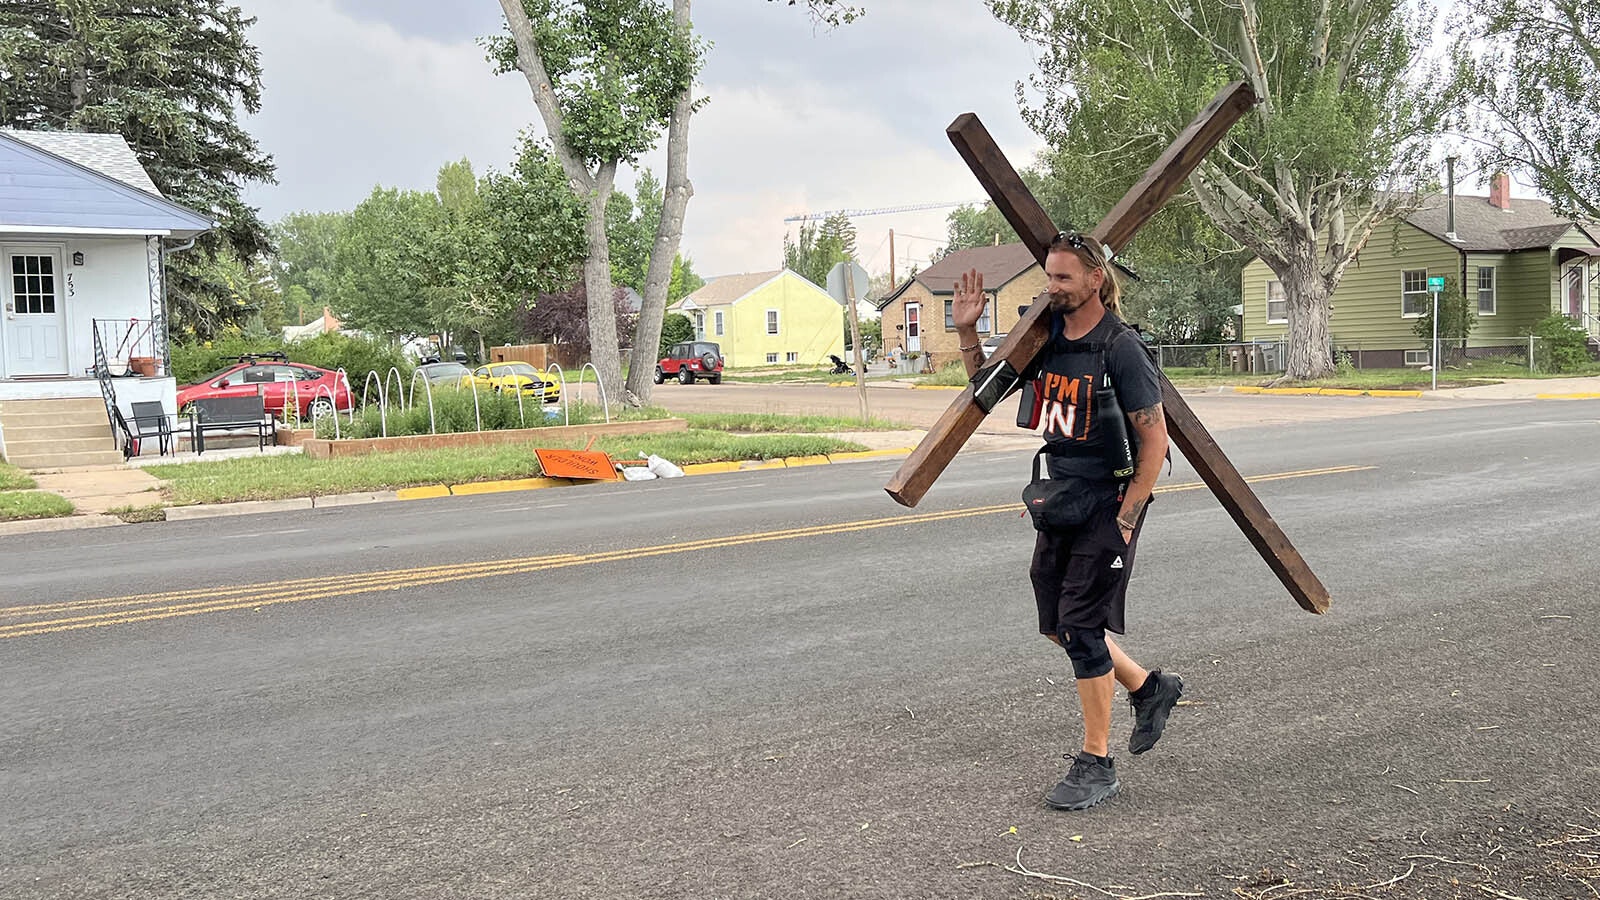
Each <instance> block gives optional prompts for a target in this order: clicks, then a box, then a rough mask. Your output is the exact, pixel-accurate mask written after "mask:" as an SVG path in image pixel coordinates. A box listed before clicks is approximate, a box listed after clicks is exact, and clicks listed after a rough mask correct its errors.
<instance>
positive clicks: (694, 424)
mask: <svg viewBox="0 0 1600 900" xmlns="http://www.w3.org/2000/svg"><path fill="white" fill-rule="evenodd" d="M683 418H684V420H685V421H687V422H688V423H689V427H690V428H703V429H707V430H709V431H731V432H737V433H740V434H749V433H772V432H787V433H790V434H815V433H817V432H826V431H906V430H909V429H912V428H913V427H914V426H911V425H907V424H905V423H903V422H890V421H887V420H884V419H873V420H871V421H869V422H862V421H861V420H860V419H852V418H848V417H844V416H788V415H779V414H777V413H688V414H686V415H684V417H683Z"/></svg>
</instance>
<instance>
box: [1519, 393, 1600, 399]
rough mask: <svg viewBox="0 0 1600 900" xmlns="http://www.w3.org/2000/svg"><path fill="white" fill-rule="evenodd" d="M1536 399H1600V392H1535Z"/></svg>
mask: <svg viewBox="0 0 1600 900" xmlns="http://www.w3.org/2000/svg"><path fill="white" fill-rule="evenodd" d="M1533 396H1534V399H1535V400H1600V394H1593V393H1591V394H1534V395H1533Z"/></svg>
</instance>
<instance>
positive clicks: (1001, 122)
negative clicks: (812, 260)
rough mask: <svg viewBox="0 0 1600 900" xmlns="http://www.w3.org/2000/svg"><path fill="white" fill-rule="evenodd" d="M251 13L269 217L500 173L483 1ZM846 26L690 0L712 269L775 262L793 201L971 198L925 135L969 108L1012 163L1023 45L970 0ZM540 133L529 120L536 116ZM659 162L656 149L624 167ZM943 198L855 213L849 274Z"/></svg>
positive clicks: (895, 4)
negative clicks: (452, 168)
mask: <svg viewBox="0 0 1600 900" xmlns="http://www.w3.org/2000/svg"><path fill="white" fill-rule="evenodd" d="M239 3H240V5H241V6H242V7H244V8H245V10H246V12H249V13H251V14H252V15H255V16H257V17H258V19H259V23H258V24H257V25H256V27H255V29H254V30H253V31H252V38H253V40H254V41H255V42H256V44H257V46H258V47H259V48H260V50H261V54H262V64H263V67H264V69H265V79H264V80H265V83H266V90H265V94H264V98H263V110H262V112H261V114H260V115H258V116H256V117H253V118H252V119H251V120H250V122H249V124H248V127H249V128H250V129H251V131H252V133H253V134H255V135H256V137H257V139H258V140H259V141H260V142H261V144H262V146H263V148H264V149H265V150H266V151H267V152H269V153H271V154H273V155H274V157H275V158H276V159H277V162H278V167H279V169H278V177H279V184H277V185H275V186H257V187H253V188H251V190H250V192H249V195H248V196H249V197H250V199H251V200H252V202H255V203H257V204H259V205H260V206H261V207H262V211H263V214H264V215H265V216H267V217H268V218H269V219H275V218H277V217H279V216H281V215H283V214H285V213H288V212H291V211H294V210H298V209H316V210H332V209H348V208H350V207H352V206H354V205H355V204H356V203H358V202H360V200H361V199H362V198H363V197H364V196H366V194H367V193H369V192H370V191H371V189H372V187H373V186H374V185H375V184H383V185H385V186H398V187H403V188H426V187H429V186H431V185H432V182H433V178H434V174H435V172H436V171H437V170H438V168H439V166H440V165H442V164H443V163H445V162H447V161H450V160H454V159H459V158H461V157H463V156H465V157H467V158H469V159H471V160H472V161H473V163H474V165H475V166H476V168H477V169H478V171H480V172H482V171H484V170H485V169H487V168H490V167H496V168H503V167H504V166H505V165H507V164H508V163H509V161H510V159H511V157H512V155H513V152H514V149H515V145H516V137H517V134H518V132H519V131H520V130H522V129H524V128H528V127H536V123H537V119H538V114H537V111H536V110H535V109H534V106H533V103H532V100H531V99H530V97H529V94H528V87H527V83H526V81H524V80H523V79H521V78H520V77H519V76H502V77H496V76H494V75H493V74H492V73H491V72H490V70H489V67H488V64H487V63H486V62H485V61H484V58H483V51H482V49H481V48H479V47H478V46H477V45H476V43H475V39H476V38H477V37H479V36H481V35H483V34H486V33H490V32H492V31H494V30H496V29H498V28H499V27H500V24H501V15H500V11H499V5H498V4H497V3H495V2H493V0H474V2H473V3H472V4H470V5H466V4H461V5H457V4H448V5H446V4H437V3H434V2H431V0H389V2H384V0H271V2H268V0H239ZM866 5H867V8H868V10H869V12H868V15H867V16H866V17H865V18H864V19H862V20H861V21H859V22H857V23H856V24H854V25H851V26H848V27H845V28H840V29H836V30H832V31H827V30H821V31H819V30H817V29H816V28H814V27H813V25H812V23H811V22H810V21H809V19H808V18H807V17H806V16H805V14H804V13H802V12H801V11H800V10H799V9H798V8H789V7H786V6H782V5H780V4H777V3H770V4H769V3H766V2H761V0H722V2H716V3H713V2H709V0H703V2H702V3H701V4H698V5H697V6H696V12H695V26H696V29H697V31H698V32H699V33H700V34H701V35H702V36H703V37H705V38H707V39H709V40H711V41H712V42H714V46H713V48H712V50H711V52H710V54H709V56H708V58H707V62H706V67H705V69H704V71H703V72H702V74H701V79H700V86H699V91H700V92H701V93H702V94H703V95H705V96H707V97H708V98H709V99H710V103H709V104H708V105H707V106H706V108H705V109H704V110H703V111H702V112H701V113H700V114H699V115H697V116H696V117H695V120H694V126H693V128H692V130H691V139H690V140H691V151H690V175H691V177H692V178H693V180H694V184H695V191H696V193H695V198H694V200H692V201H691V203H690V208H689V214H688V218H687V221H686V223H685V235H684V242H683V250H684V252H685V253H687V254H688V255H690V256H692V257H693V258H694V259H695V262H696V268H697V270H698V271H700V272H702V273H704V274H719V273H724V272H736V271H756V270H760V269H766V268H773V267H775V266H777V265H778V264H780V263H781V254H782V240H783V236H784V234H785V232H786V230H789V229H792V228H793V226H785V224H784V223H783V221H782V220H783V218H784V217H785V216H787V215H790V214H793V213H796V212H802V211H821V210H827V209H836V208H846V207H848V208H870V207H883V206H899V205H906V204H914V203H920V202H933V201H944V200H959V199H966V198H970V197H975V196H978V195H979V194H980V193H981V192H980V191H979V189H978V187H977V185H976V183H975V182H974V181H973V179H972V177H971V175H970V173H968V172H967V171H966V169H965V167H964V166H963V164H962V163H961V162H960V160H959V158H957V157H956V155H955V153H954V151H953V150H951V149H950V146H949V143H948V142H947V140H946V139H945V137H944V128H945V126H946V125H947V124H948V123H949V122H950V120H951V119H952V118H954V117H955V116H956V115H957V114H958V113H961V112H964V111H967V110H973V111H976V112H978V113H979V114H980V115H981V116H982V117H983V119H984V121H985V123H986V124H988V126H989V128H990V130H991V131H992V132H993V133H994V135H995V137H996V139H997V140H998V141H1000V143H1001V145H1002V146H1003V147H1005V148H1006V149H1007V151H1008V152H1009V153H1010V154H1011V155H1012V156H1013V159H1014V160H1015V161H1017V162H1019V164H1020V162H1022V161H1025V160H1026V159H1027V158H1028V157H1029V156H1031V153H1032V152H1033V150H1034V149H1035V148H1036V147H1037V146H1038V141H1037V139H1036V138H1034V137H1033V136H1032V135H1031V134H1030V133H1029V132H1028V131H1027V129H1026V128H1025V127H1024V126H1023V124H1022V122H1021V120H1020V117H1019V115H1018V113H1017V111H1016V104H1015V101H1014V99H1013V87H1012V86H1013V84H1014V83H1015V82H1016V81H1017V80H1018V79H1021V78H1025V77H1026V76H1027V74H1028V73H1029V72H1030V71H1031V70H1032V68H1033V66H1032V60H1031V58H1030V57H1029V55H1028V52H1027V49H1026V47H1025V46H1024V45H1023V44H1022V43H1021V41H1020V40H1018V39H1017V38H1016V36H1015V35H1013V34H1012V33H1010V32H1009V30H1007V29H1006V28H1004V27H1003V26H1001V25H1000V24H999V23H997V22H995V21H994V20H993V19H992V18H991V17H990V16H989V14H988V13H987V11H986V10H985V9H984V8H983V6H982V4H981V3H979V2H977V0H920V2H917V0H869V2H868V3H867V4H866ZM536 131H542V127H536ZM641 162H642V164H643V165H647V166H650V167H652V168H654V169H655V170H656V171H657V172H660V171H661V169H662V166H663V163H662V156H661V154H660V152H659V151H658V152H657V153H655V154H652V155H651V156H649V157H647V158H645V159H644V160H642V161H641ZM947 212H948V210H932V211H927V212H922V213H915V214H901V215H895V216H872V217H863V218H860V219H858V220H857V222H856V225H857V228H858V233H859V238H858V243H859V246H860V249H861V251H862V254H863V256H864V258H865V261H866V262H867V264H868V268H870V269H872V270H873V271H881V270H884V269H887V268H888V253H887V249H886V247H885V246H884V245H885V243H886V240H885V239H886V237H887V232H888V229H890V228H894V229H896V231H897V232H898V234H899V235H900V238H899V239H898V240H897V242H896V243H897V250H899V251H900V253H899V255H900V256H901V257H902V261H901V263H900V265H901V266H904V265H905V263H906V262H907V261H909V260H910V259H916V258H921V259H923V260H924V261H925V258H926V255H927V253H928V252H930V251H931V250H932V249H933V245H932V242H931V241H926V240H917V239H914V238H913V237H912V236H921V237H938V236H941V235H942V234H943V233H944V225H943V221H944V216H945V214H946V213H947Z"/></svg>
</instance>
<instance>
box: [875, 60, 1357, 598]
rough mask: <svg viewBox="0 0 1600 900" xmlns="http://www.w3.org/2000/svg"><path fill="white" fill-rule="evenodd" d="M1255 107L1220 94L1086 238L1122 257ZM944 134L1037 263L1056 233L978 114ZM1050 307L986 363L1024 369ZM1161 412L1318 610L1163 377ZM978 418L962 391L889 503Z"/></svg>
mask: <svg viewBox="0 0 1600 900" xmlns="http://www.w3.org/2000/svg"><path fill="white" fill-rule="evenodd" d="M1255 103H1256V96H1255V94H1254V92H1252V91H1251V90H1250V87H1249V86H1248V85H1246V84H1245V83H1244V82H1236V83H1234V84H1231V85H1229V86H1227V87H1225V88H1223V89H1222V91H1221V92H1219V93H1218V94H1217V96H1216V98H1215V99H1213V100H1212V101H1211V103H1210V104H1209V105H1207V106H1206V108H1205V109H1204V110H1201V112H1200V115H1199V116H1198V117H1196V118H1195V120H1194V121H1193V122H1191V123H1189V127H1187V128H1185V129H1184V130H1183V132H1182V133H1181V134H1179V135H1178V138H1177V140H1176V141H1174V142H1173V144H1172V146H1170V147H1168V148H1167V150H1166V152H1165V153H1163V154H1161V157H1160V158H1159V159H1157V160H1156V161H1155V163H1154V164H1153V165H1152V166H1151V167H1150V168H1149V170H1148V171H1146V172H1145V174H1144V177H1143V178H1142V179H1140V180H1139V183H1138V184H1135V185H1134V186H1133V187H1132V188H1130V189H1129V190H1128V193H1127V194H1125V195H1124V196H1123V198H1122V200H1121V202H1119V203H1118V204H1117V205H1116V207H1115V208H1113V209H1112V210H1111V212H1110V213H1107V214H1106V217H1105V218H1104V219H1103V220H1101V222H1100V224H1099V225H1097V226H1095V228H1094V230H1093V231H1091V232H1089V234H1090V236H1092V237H1093V238H1095V239H1096V240H1098V241H1100V242H1101V243H1103V244H1105V245H1106V246H1108V247H1110V248H1111V251H1112V253H1117V252H1120V251H1121V250H1122V248H1123V247H1125V246H1127V243H1128V241H1129V240H1131V239H1132V238H1133V235H1134V234H1135V233H1136V232H1137V231H1138V230H1139V229H1140V228H1141V227H1143V225H1144V224H1145V223H1146V222H1148V221H1149V220H1150V217H1151V216H1153V215H1155V213H1156V211H1157V210H1159V209H1160V208H1161V207H1162V205H1163V204H1165V203H1166V202H1167V200H1168V199H1170V198H1171V197H1172V195H1173V194H1175V193H1177V191H1178V189H1179V188H1180V187H1182V186H1183V182H1184V180H1185V179H1186V178H1188V177H1189V174H1190V173H1191V172H1193V171H1194V169H1195V167H1196V166H1198V165H1199V164H1200V160H1201V159H1203V158H1204V157H1205V155H1206V154H1207V153H1209V152H1210V151H1211V148H1213V147H1215V146H1216V145H1217V143H1218V142H1220V141H1221V140H1222V138H1223V136H1224V135H1226V134H1227V132H1228V129H1229V128H1231V127H1233V124H1234V123H1235V122H1237V121H1238V120H1239V119H1240V118H1242V117H1243V116H1244V114H1245V113H1246V112H1248V111H1249V109H1250V108H1251V107H1252V106H1254V105H1255ZM946 132H947V133H948V134H949V135H950V141H951V143H953V144H955V147H956V151H957V152H959V153H960V154H961V157H962V159H965V160H966V161H967V165H968V166H970V167H971V168H972V171H973V174H975V175H977V176H978V181H979V182H981V183H982V184H983V187H984V190H985V191H987V192H988V194H989V196H990V198H992V199H993V200H994V204H995V206H996V207H997V208H999V210H1000V212H1001V214H1002V215H1004V216H1005V218H1006V221H1007V222H1009V223H1010V224H1011V227H1012V228H1013V229H1015V230H1016V232H1017V234H1018V235H1020V236H1021V237H1022V242H1023V244H1025V245H1026V246H1027V247H1028V249H1029V250H1031V251H1032V252H1033V255H1034V257H1035V258H1036V259H1038V260H1039V264H1040V265H1044V261H1045V257H1046V256H1047V255H1048V254H1049V252H1050V244H1051V242H1052V241H1053V240H1054V239H1055V236H1056V227H1055V225H1053V224H1051V222H1050V217H1049V216H1047V215H1045V212H1044V210H1043V209H1041V208H1040V207H1039V204H1038V202H1037V201H1035V200H1034V199H1033V195H1031V194H1030V193H1029V192H1028V189H1027V187H1026V186H1024V185H1023V183H1022V179H1021V178H1019V177H1018V176H1017V172H1016V170H1015V169H1013V168H1012V167H1011V164H1010V163H1009V162H1007V161H1006V158H1005V156H1004V154H1002V153H1001V152H1000V148H999V146H997V145H996V144H995V142H994V140H993V139H992V138H991V137H989V132H988V131H987V130H986V129H984V127H983V124H982V123H981V122H979V121H978V117H977V116H975V115H973V114H972V113H966V114H964V115H962V116H960V117H959V118H957V119H956V120H955V121H954V122H952V123H951V124H950V127H949V128H948V129H946ZM1049 306H1050V304H1049V303H1048V302H1037V303H1034V304H1033V305H1032V306H1030V307H1028V310H1027V312H1025V313H1024V314H1023V316H1022V318H1021V320H1020V321H1018V323H1017V324H1016V326H1015V327H1013V328H1012V329H1011V331H1010V333H1009V334H1007V335H1006V339H1005V341H1004V342H1002V343H1001V344H1000V347H999V348H998V349H997V350H996V351H995V354H994V358H993V359H992V360H991V361H990V362H991V363H992V364H998V361H999V360H1005V361H1006V362H1009V363H1010V364H1011V365H1012V367H1013V368H1015V369H1016V371H1018V372H1021V371H1024V370H1026V369H1027V367H1028V365H1029V364H1030V363H1032V362H1033V358H1034V357H1035V356H1036V355H1038V353H1039V350H1040V348H1042V347H1043V346H1044V344H1045V341H1047V340H1048V339H1049V337H1050V318H1049V315H1048V311H1049ZM1161 406H1162V409H1164V410H1165V411H1166V416H1167V433H1168V435H1170V436H1171V438H1172V440H1173V442H1174V443H1176V444H1177V445H1178V449H1179V450H1181V451H1182V452H1183V456H1184V458H1185V459H1187V460H1189V462H1190V463H1191V464H1193V465H1194V467H1195V471H1197V472H1198V473H1199V474H1200V478H1201V480H1202V481H1204V482H1205V483H1206V485H1207V486H1208V487H1210V488H1211V492H1212V493H1213V494H1216V496H1217V499H1218V500H1220V501H1221V502H1222V505H1223V507H1224V508H1225V509H1227V511H1228V514H1229V515H1231V516H1232V517H1233V521H1234V522H1236V523H1237V524H1238V525H1239V528H1240V530H1242V531H1243V532H1244V534H1245V537H1247V538H1249V539H1250V543H1252V544H1254V545H1255V548H1256V551H1257V552H1259V553H1260V554H1261V557H1262V558H1263V559H1265V560H1266V562H1267V565H1268V566H1269V567H1270V568H1271V569H1272V571H1273V572H1274V573H1275V574H1276V575H1277V576H1278V579H1279V580H1280V581H1282V582H1283V585H1284V587H1286V588H1288V589H1289V593H1290V594H1291V595H1293V596H1294V599H1295V601H1296V602H1298V603H1299V604H1300V606H1301V607H1302V608H1304V609H1306V610H1307V611H1309V612H1313V613H1321V612H1325V611H1326V610H1327V608H1328V603H1329V597H1328V591H1327V589H1326V588H1324V587H1323V586H1322V582H1321V581H1319V580H1318V579H1317V576H1316V575H1315V574H1314V573H1312V571H1311V567H1310V566H1308V565H1307V564H1306V561H1305V559H1303V558H1302V557H1301V556H1300V552H1299V551H1298V550H1296V549H1295V548H1294V545H1293V544H1291V543H1290V542H1289V538H1288V537H1287V536H1285V535H1284V533H1283V529H1281V528H1279V527H1278V523H1277V522H1275V521H1273V519H1272V516H1271V515H1270V514H1269V513H1268V512H1267V510H1266V507H1264V506H1262V505H1261V501H1260V500H1259V499H1258V498H1257V497H1256V495H1255V492H1254V491H1252V490H1251V489H1250V485H1248V484H1246V483H1245V480H1244V478H1243V477H1241V476H1240V475H1239V470H1238V469H1236V468H1234V466H1233V463H1232V462H1230V461H1229V460H1228V457H1227V456H1226V455H1224V454H1223V452H1222V449H1221V448H1220V447H1218V446H1217V442H1216V441H1215V440H1213V439H1212V437H1211V435H1210V433H1208V432H1207V431H1206V429H1205V426H1204V425H1201V424H1200V420H1199V419H1198V418H1196V417H1195V414H1194V411H1193V410H1191V409H1190V408H1189V404H1188V403H1186V402H1185V401H1184V399H1183V395H1181V394H1179V393H1178V391H1177V389H1176V388H1174V387H1173V386H1172V382H1170V381H1168V380H1167V376H1166V374H1165V373H1161ZM985 415H987V413H985V412H984V410H983V409H982V408H981V407H980V406H979V405H978V404H977V402H976V401H975V399H974V396H973V388H972V386H971V385H969V386H968V387H967V389H966V390H965V391H963V392H962V394H961V396H959V397H957V398H956V400H955V402H954V403H952V404H950V408H949V409H947V410H945V412H944V415H942V416H940V417H939V421H938V422H936V423H934V426H933V428H932V430H930V431H929V432H928V434H927V435H926V436H925V437H923V439H922V443H920V444H918V445H917V449H916V450H915V451H914V452H913V453H912V454H911V456H909V457H907V459H906V461H905V462H904V463H903V464H902V465H901V466H900V470H899V471H898V472H896V473H895V475H894V477H893V478H891V479H890V480H889V483H888V484H887V485H886V486H885V488H884V489H885V490H887V491H888V492H889V496H891V497H893V498H894V499H895V500H896V501H897V502H899V503H901V504H903V505H905V506H915V505H917V502H918V501H920V500H921V499H922V496H923V495H924V494H926V493H927V492H928V488H930V487H932V486H933V482H934V479H936V478H938V477H939V474H940V473H941V472H943V471H944V469H945V466H947V465H949V464H950V460H951V459H953V458H954V457H955V455H956V451H958V450H960V449H961V446H962V445H963V444H965V443H966V442H967V439H968V438H970V437H971V436H972V433H973V432H974V431H976V430H977V428H978V424H979V423H980V422H982V421H983V417H984V416H985Z"/></svg>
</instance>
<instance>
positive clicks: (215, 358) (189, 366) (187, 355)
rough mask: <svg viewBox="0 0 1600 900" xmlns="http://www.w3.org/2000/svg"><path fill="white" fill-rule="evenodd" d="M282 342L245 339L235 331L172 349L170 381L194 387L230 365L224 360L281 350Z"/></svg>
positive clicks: (178, 345) (230, 360)
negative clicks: (172, 378) (196, 383)
mask: <svg viewBox="0 0 1600 900" xmlns="http://www.w3.org/2000/svg"><path fill="white" fill-rule="evenodd" d="M282 349H283V342H282V341H281V340H273V339H271V338H249V337H245V336H244V335H243V334H242V333H240V332H239V331H237V330H232V331H229V332H227V333H225V334H223V335H221V336H219V337H217V338H216V339H215V340H210V341H195V342H192V343H183V344H173V345H172V350H171V353H172V377H174V378H176V379H177V380H178V383H179V384H194V383H195V382H197V381H199V380H200V379H202V378H204V377H206V376H207V375H210V374H211V373H212V372H215V371H216V370H218V369H221V368H223V367H225V366H228V365H231V364H232V363H233V360H232V359H229V358H228V357H234V356H245V355H247V354H251V353H269V352H271V351H274V350H282Z"/></svg>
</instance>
